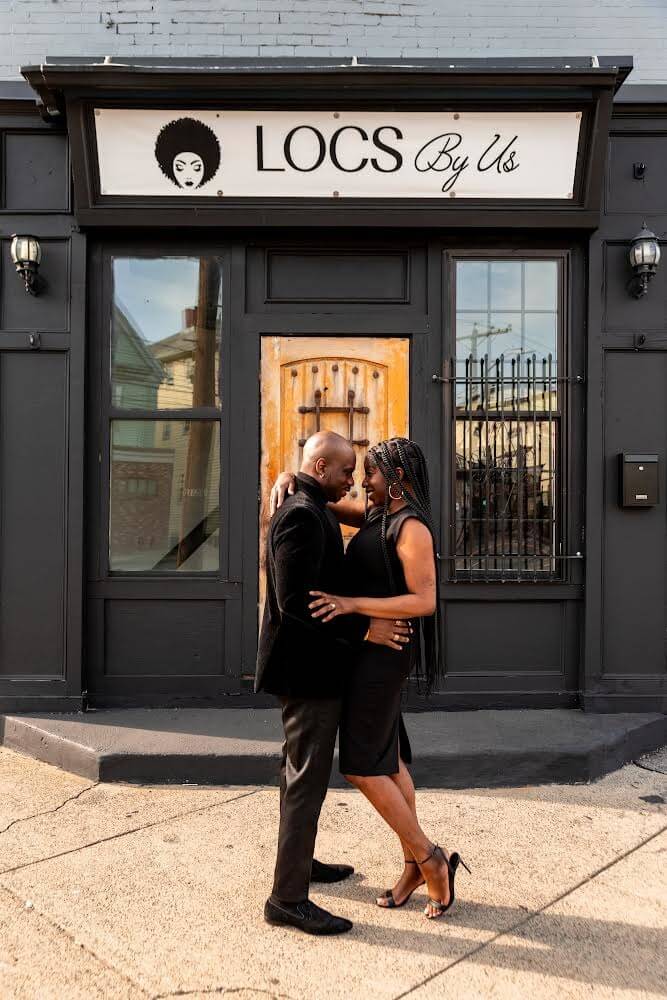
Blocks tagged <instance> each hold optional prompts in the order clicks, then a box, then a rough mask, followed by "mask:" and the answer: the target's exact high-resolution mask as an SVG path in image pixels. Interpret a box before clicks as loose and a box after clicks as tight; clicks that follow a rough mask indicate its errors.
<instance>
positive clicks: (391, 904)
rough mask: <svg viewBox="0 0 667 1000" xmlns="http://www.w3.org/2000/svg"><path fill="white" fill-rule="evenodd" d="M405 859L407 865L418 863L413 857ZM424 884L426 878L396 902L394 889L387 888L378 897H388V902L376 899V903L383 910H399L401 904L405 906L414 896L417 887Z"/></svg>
mask: <svg viewBox="0 0 667 1000" xmlns="http://www.w3.org/2000/svg"><path fill="white" fill-rule="evenodd" d="M403 861H404V862H405V864H406V865H416V864H417V862H416V861H415V860H413V859H412V858H409V859H408V858H403ZM422 885H424V879H422V880H421V882H420V883H419V884H418V885H416V886H415V887H414V889H411V890H410V892H409V893H408V894H407V896H406V897H405V899H402V900H401V901H400V903H397V902H396V899H395V898H394V892H393V890H392V889H387V891H386V892H383V893H382V895H381V896H379V897H378V899H386V900H387V902H386V903H378V901H377V900H376V901H375V902H376V905H377V906H379V907H380V909H381V910H397V909H398V908H399V906H405V904H406V903H407V901H408V900H409V899H410V897H411V896H412V893H413V892H415V891H416V890H417V889H419V887H420V886H422Z"/></svg>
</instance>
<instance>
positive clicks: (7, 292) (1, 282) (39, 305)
mask: <svg viewBox="0 0 667 1000" xmlns="http://www.w3.org/2000/svg"><path fill="white" fill-rule="evenodd" d="M37 235H40V234H39V233H37ZM40 245H41V247H42V262H41V264H40V269H39V282H40V285H39V295H26V293H25V289H24V287H23V281H22V280H21V278H20V277H19V276H18V275H17V274H16V269H15V267H14V264H13V263H12V259H11V256H10V253H9V246H10V243H9V240H2V241H0V254H1V258H0V293H1V298H0V326H2V329H3V330H36V331H47V330H48V331H53V332H55V331H58V332H67V331H68V330H69V292H70V281H69V252H70V246H69V241H66V240H49V239H47V240H45V239H42V238H40Z"/></svg>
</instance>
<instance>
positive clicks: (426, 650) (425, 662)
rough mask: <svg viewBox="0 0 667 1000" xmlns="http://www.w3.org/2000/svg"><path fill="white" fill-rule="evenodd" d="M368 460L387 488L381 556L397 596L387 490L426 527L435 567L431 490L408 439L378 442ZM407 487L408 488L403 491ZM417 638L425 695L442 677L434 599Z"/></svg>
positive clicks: (421, 460)
mask: <svg viewBox="0 0 667 1000" xmlns="http://www.w3.org/2000/svg"><path fill="white" fill-rule="evenodd" d="M368 456H369V458H370V460H371V461H372V462H373V464H374V465H376V466H377V467H378V469H379V471H380V473H381V475H382V478H383V479H384V481H385V485H386V487H387V490H386V493H385V500H384V510H383V511H382V532H381V538H382V553H383V555H384V561H385V566H386V567H387V573H388V576H389V583H390V586H391V589H392V592H393V593H394V594H395V593H396V580H395V578H394V572H393V569H392V565H391V560H390V558H389V549H388V548H387V519H388V517H389V505H390V503H391V498H390V496H389V490H390V489H392V488H393V490H394V493H396V490H399V491H400V497H401V499H402V500H403V501H404V502H405V504H406V506H407V507H408V508H409V509H410V510H411V511H413V512H414V514H415V515H416V516H417V517H418V518H419V520H420V521H421V522H422V523H423V524H425V525H426V527H427V528H428V530H429V531H430V533H431V538H432V539H433V559H434V562H435V565H436V579H437V565H438V551H437V541H436V533H435V527H434V524H433V512H432V510H431V491H430V485H429V478H428V469H427V467H426V459H425V458H424V453H423V451H422V450H421V448H420V447H419V445H418V444H416V442H414V441H410V440H409V439H408V438H391V439H390V440H388V441H380V443H379V444H376V445H373V447H372V448H369V450H368ZM399 468H400V469H402V470H403V479H402V480H401V479H400V478H399V475H398V472H397V469H399ZM406 485H409V486H410V489H406V488H405V487H406ZM418 621H419V626H418V630H417V631H418V635H417V643H416V656H415V674H416V679H417V687H418V690H420V691H421V690H422V689H425V692H426V694H428V693H429V692H430V691H431V690H432V689H433V687H434V685H435V684H436V683H437V681H438V680H439V679H440V678H441V677H442V673H443V668H442V655H441V648H440V602H439V601H438V600H437V598H436V610H435V613H434V614H432V615H429V616H428V617H425V618H420V619H418Z"/></svg>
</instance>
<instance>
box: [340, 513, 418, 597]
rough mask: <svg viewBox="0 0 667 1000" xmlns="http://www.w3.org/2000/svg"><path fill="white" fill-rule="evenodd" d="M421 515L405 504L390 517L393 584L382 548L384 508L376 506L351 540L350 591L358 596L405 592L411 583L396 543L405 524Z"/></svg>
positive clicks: (347, 576)
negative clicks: (407, 578) (404, 570)
mask: <svg viewBox="0 0 667 1000" xmlns="http://www.w3.org/2000/svg"><path fill="white" fill-rule="evenodd" d="M411 517H418V515H417V514H415V512H414V511H413V510H411V509H410V508H409V507H402V508H401V510H397V511H396V513H395V514H389V515H388V517H387V553H388V556H389V564H390V566H391V570H392V574H393V578H394V579H393V586H392V581H391V579H390V576H389V573H388V571H387V564H386V562H385V557H384V552H383V548H382V509H381V508H379V507H374V508H373V509H372V510H371V512H370V514H369V516H368V519H367V521H366V522H365V524H364V525H363V526H362V527H361V528H360V529H359V531H358V532H357V534H356V535H355V536H354V537H353V538H352V539H351V540H350V543H349V545H348V547H347V552H346V554H345V580H346V583H347V592H348V594H350V595H351V596H358V597H394V596H396V595H397V594H405V593H406V592H407V589H408V588H407V585H406V582H405V574H404V573H403V565H402V563H401V560H400V559H399V557H398V553H397V551H396V543H397V540H398V536H399V532H400V530H401V528H402V526H403V524H404V523H405V522H406V521H407V520H408V519H409V518H411Z"/></svg>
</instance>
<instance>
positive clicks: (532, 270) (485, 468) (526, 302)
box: [450, 259, 564, 580]
mask: <svg viewBox="0 0 667 1000" xmlns="http://www.w3.org/2000/svg"><path fill="white" fill-rule="evenodd" d="M456 278H457V280H456V296H457V301H456V346H457V356H456V359H455V360H454V361H452V363H451V374H450V383H451V385H452V389H453V408H452V412H453V414H454V419H455V435H454V439H455V449H456V460H455V464H456V470H455V504H456V517H455V548H454V553H453V555H452V561H453V567H454V570H453V572H454V577H455V578H456V579H466V578H467V579H477V580H478V579H483V580H503V579H508V580H517V579H522V578H528V579H536V580H537V579H558V578H560V576H561V569H560V567H561V565H562V561H561V559H560V555H561V538H560V524H561V522H562V517H561V512H560V511H559V509H558V503H557V497H558V496H559V485H558V484H559V463H560V441H561V417H562V409H563V408H562V393H563V388H564V387H563V379H561V378H560V377H559V375H558V356H559V353H560V352H559V339H560V338H559V327H560V324H559V307H558V304H559V301H560V296H559V292H558V289H559V285H560V280H559V263H558V261H555V260H530V261H527V260H524V261H522V260H515V259H512V260H484V261H480V260H466V261H457V262H456Z"/></svg>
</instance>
